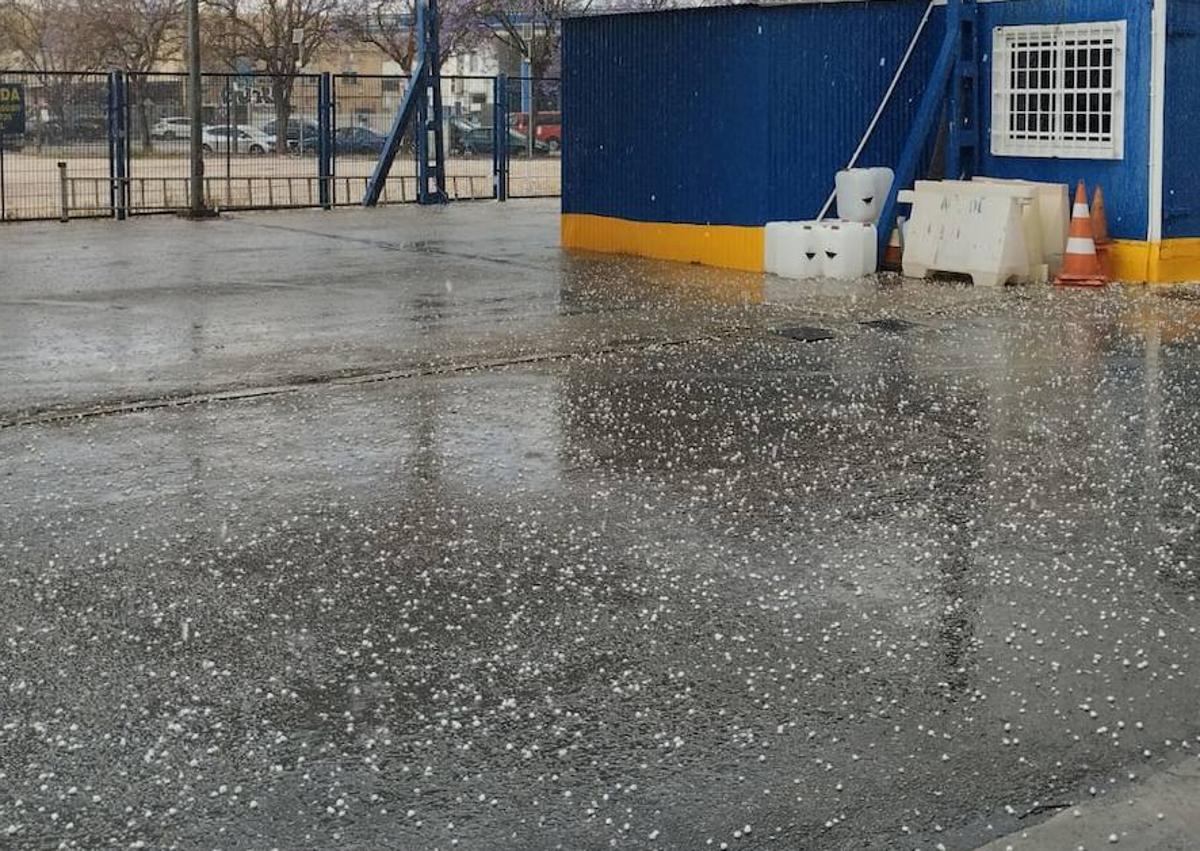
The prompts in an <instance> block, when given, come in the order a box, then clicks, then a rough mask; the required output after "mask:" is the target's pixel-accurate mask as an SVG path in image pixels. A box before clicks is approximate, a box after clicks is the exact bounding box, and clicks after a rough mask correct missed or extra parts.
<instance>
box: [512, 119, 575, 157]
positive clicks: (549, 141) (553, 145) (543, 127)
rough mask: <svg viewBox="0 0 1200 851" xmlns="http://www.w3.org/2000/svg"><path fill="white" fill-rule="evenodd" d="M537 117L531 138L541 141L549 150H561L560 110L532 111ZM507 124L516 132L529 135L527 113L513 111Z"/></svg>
mask: <svg viewBox="0 0 1200 851" xmlns="http://www.w3.org/2000/svg"><path fill="white" fill-rule="evenodd" d="M534 116H535V117H536V118H537V128H536V129H535V131H534V134H533V138H534V139H536V140H537V141H539V142H543V143H544V144H545V145H546V147H547V148H549V149H550V150H551V151H557V150H561V148H562V113H561V112H537V113H534ZM509 126H510V127H512V129H514V130H516V131H517V132H518V133H524V134H525V135H526V136H528V135H529V113H528V112H514V113H512V114H511V115H510V116H509Z"/></svg>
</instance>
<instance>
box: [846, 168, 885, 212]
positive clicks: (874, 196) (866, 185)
mask: <svg viewBox="0 0 1200 851" xmlns="http://www.w3.org/2000/svg"><path fill="white" fill-rule="evenodd" d="M893 178H894V175H893V173H892V170H891V169H890V168H849V169H845V170H843V171H839V172H838V173H837V174H836V175H835V176H834V179H833V183H834V187H835V195H836V196H837V210H838V218H840V219H843V220H845V221H850V222H877V221H879V215H880V213H882V212H883V202H884V201H885V200H887V194H888V190H890V189H891V188H892V180H893Z"/></svg>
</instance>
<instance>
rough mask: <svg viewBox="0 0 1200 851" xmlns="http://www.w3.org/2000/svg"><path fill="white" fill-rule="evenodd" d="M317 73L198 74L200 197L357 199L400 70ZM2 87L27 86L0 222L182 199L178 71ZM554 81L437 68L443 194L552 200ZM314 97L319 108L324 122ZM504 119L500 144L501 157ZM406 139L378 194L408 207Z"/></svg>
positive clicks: (134, 208) (232, 202)
mask: <svg viewBox="0 0 1200 851" xmlns="http://www.w3.org/2000/svg"><path fill="white" fill-rule="evenodd" d="M326 76H328V77H329V82H328V87H327V89H325V91H328V93H329V94H328V95H322V91H323V89H322V75H319V74H301V75H295V76H291V77H284V78H274V77H271V76H267V75H234V74H204V75H203V79H202V93H203V94H202V97H203V102H202V104H201V110H200V111H201V116H202V120H203V122H204V128H203V133H202V138H203V144H204V187H205V197H206V200H207V202H208V204H209V205H210V206H213V207H217V208H219V209H239V210H245V209H268V208H281V207H318V206H326V207H328V206H346V205H356V204H359V203H360V202H361V200H362V196H363V191H364V189H365V188H366V183H367V179H368V178H369V176H370V174H371V172H372V170H373V168H374V167H375V163H376V161H377V160H378V156H379V152H380V150H381V148H382V147H383V143H384V140H385V138H386V134H387V132H388V130H389V129H390V126H391V123H392V120H393V118H394V116H395V114H396V111H397V110H398V108H399V106H400V102H401V100H402V98H403V97H404V92H405V89H406V87H407V85H408V78H407V77H403V76H382V75H381V76H374V75H356V74H336V75H326ZM0 83H21V84H23V85H24V88H25V99H26V126H25V132H24V133H23V134H22V135H20V136H7V137H4V138H3V139H0V151H2V152H0V220H31V219H69V218H80V217H87V216H116V217H118V218H123V217H124V216H126V215H138V214H146V213H161V212H169V211H175V210H179V209H182V208H185V207H186V206H187V205H188V201H189V198H188V192H189V181H188V176H189V160H188V135H189V122H188V119H187V116H188V114H189V110H188V103H187V77H186V75H183V74H173V73H149V74H132V73H128V74H127V73H118V72H113V73H72V72H60V73H39V72H28V71H0ZM559 86H560V84H559V81H558V80H550V79H545V80H532V79H528V78H519V77H517V78H504V77H501V78H493V77H442V98H443V104H444V106H443V116H442V120H443V123H444V126H443V131H444V134H445V139H446V148H447V159H446V190H447V195H448V196H449V198H450V199H451V200H458V199H479V198H495V197H500V198H504V197H533V196H555V195H558V194H559V192H560V179H561V167H560V164H561V160H560V152H561V138H562V134H561V117H560V115H561V113H560V112H559V98H558V95H559ZM498 93H502V96H501V97H498V96H497V95H498ZM322 97H327V98H328V99H329V107H330V108H329V115H330V116H331V118H330V120H329V122H328V123H327V125H326V126H324V127H322V124H321V122H320V120H319V115H320V110H321V106H322V101H321V99H322ZM498 100H499V101H500V103H497V101H498ZM530 107H532V109H531V108H530ZM501 121H502V122H504V123H505V124H506V125H507V127H508V144H507V145H506V146H502V149H501V150H499V151H497V146H496V144H495V140H496V139H498V138H499V135H500V134H499V133H496V132H495V128H496V127H497V126H498V124H497V122H501ZM321 133H326V134H328V146H329V147H328V150H329V151H330V154H331V157H330V165H329V169H328V171H329V173H328V174H321V173H320V167H319V162H320V161H319V158H318V157H317V150H318V147H319V143H320V139H321ZM414 147H415V146H414V145H413V143H412V139H411V138H408V137H406V138H405V140H404V142H403V143H402V148H401V155H400V156H398V157H397V158H396V161H395V163H394V164H393V166H392V169H391V171H390V173H389V177H388V181H387V184H386V186H385V188H384V193H383V196H382V198H381V203H403V202H408V201H413V200H415V197H416V182H417V178H416V163H415V155H414V153H413V151H414Z"/></svg>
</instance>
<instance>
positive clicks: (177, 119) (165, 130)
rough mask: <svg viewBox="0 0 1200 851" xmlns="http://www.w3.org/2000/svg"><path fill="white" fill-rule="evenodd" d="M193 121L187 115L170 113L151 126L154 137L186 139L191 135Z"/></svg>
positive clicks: (151, 133)
mask: <svg viewBox="0 0 1200 851" xmlns="http://www.w3.org/2000/svg"><path fill="white" fill-rule="evenodd" d="M191 132H192V122H191V120H190V119H189V118H188V117H187V116H185V115H168V116H167V117H166V118H160V119H159V120H158V121H156V122H154V124H153V125H152V126H151V127H150V138H152V139H186V138H188V137H189V136H190V135H191Z"/></svg>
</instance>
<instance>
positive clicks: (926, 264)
mask: <svg viewBox="0 0 1200 851" xmlns="http://www.w3.org/2000/svg"><path fill="white" fill-rule="evenodd" d="M901 200H902V201H904V202H905V203H911V204H912V217H911V218H910V219H909V222H908V225H907V226H906V227H905V230H904V274H905V275H906V276H908V277H911V278H923V277H926V276H928V275H929V274H930V273H931V272H957V273H961V274H966V275H970V276H971V279H972V280H973V281H974V282H975V284H976V286H999V285H1000V284H1003V283H1006V282H1007V281H1010V280H1013V279H1014V278H1015V279H1018V280H1031V279H1035V278H1036V277H1037V276H1038V275H1039V272H1040V268H1038V269H1035V268H1033V267H1032V266H1031V261H1032V260H1034V259H1037V257H1036V255H1037V252H1036V251H1032V250H1031V249H1030V246H1029V243H1028V242H1027V241H1026V234H1027V233H1028V232H1029V231H1030V230H1031V225H1032V224H1033V223H1032V221H1031V219H1030V216H1029V209H1030V208H1031V207H1032V206H1033V205H1034V203H1035V202H1034V198H1033V193H1032V191H1026V192H1025V193H1022V192H1019V191H1012V188H1010V190H1009V191H1003V190H1002V189H1001V187H997V186H989V185H987V184H981V183H972V182H961V181H943V182H935V181H926V180H918V181H917V182H916V185H915V187H914V189H912V190H909V191H906V192H904V193H902V195H901ZM1038 266H1039V267H1041V266H1042V264H1038Z"/></svg>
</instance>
